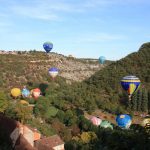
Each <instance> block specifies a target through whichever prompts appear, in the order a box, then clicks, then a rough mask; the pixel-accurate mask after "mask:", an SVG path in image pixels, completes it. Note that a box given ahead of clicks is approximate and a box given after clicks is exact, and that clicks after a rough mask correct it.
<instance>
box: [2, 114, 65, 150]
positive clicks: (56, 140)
mask: <svg viewBox="0 0 150 150" xmlns="http://www.w3.org/2000/svg"><path fill="white" fill-rule="evenodd" d="M0 126H1V127H2V129H3V130H6V131H7V136H8V137H9V138H10V139H11V141H12V147H13V149H14V150H64V142H63V141H62V140H61V138H60V137H59V136H58V135H54V136H50V137H44V138H41V134H40V133H39V132H38V130H37V129H35V128H31V127H30V126H28V125H23V124H21V123H20V122H18V121H15V120H13V119H10V118H8V117H6V116H4V115H3V114H0Z"/></svg>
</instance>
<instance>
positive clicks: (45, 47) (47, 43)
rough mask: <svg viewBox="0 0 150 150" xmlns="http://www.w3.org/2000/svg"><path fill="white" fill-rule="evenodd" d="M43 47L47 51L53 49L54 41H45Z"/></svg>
mask: <svg viewBox="0 0 150 150" xmlns="http://www.w3.org/2000/svg"><path fill="white" fill-rule="evenodd" d="M43 48H44V49H45V51H46V52H47V53H49V52H50V51H51V50H52V48H53V43H51V42H45V43H44V44H43Z"/></svg>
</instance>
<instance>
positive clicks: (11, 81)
mask: <svg viewBox="0 0 150 150" xmlns="http://www.w3.org/2000/svg"><path fill="white" fill-rule="evenodd" d="M109 63H110V62H109V61H107V63H106V64H105V65H104V66H106V65H107V64H109ZM104 66H103V65H100V64H99V63H98V60H92V59H86V60H84V59H77V58H74V57H66V56H63V55H60V54H56V53H49V54H46V53H45V52H39V51H30V52H26V51H18V52H15V51H12V52H11V51H9V52H6V51H1V52H0V84H1V85H2V86H1V87H5V88H9V87H13V86H21V85H24V84H26V83H27V82H38V83H41V82H46V81H47V80H48V78H50V76H49V75H48V69H49V68H50V67H57V68H59V70H60V73H59V76H61V77H63V78H65V79H66V82H67V83H71V82H75V81H77V82H80V81H82V80H84V79H86V78H89V77H90V76H91V75H92V74H94V73H95V72H96V71H98V70H100V69H102V68H103V67H104Z"/></svg>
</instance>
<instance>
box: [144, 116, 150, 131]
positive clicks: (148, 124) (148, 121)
mask: <svg viewBox="0 0 150 150" xmlns="http://www.w3.org/2000/svg"><path fill="white" fill-rule="evenodd" d="M142 126H143V127H144V128H145V129H146V131H147V132H148V133H150V116H146V117H145V118H144V120H143V121H142Z"/></svg>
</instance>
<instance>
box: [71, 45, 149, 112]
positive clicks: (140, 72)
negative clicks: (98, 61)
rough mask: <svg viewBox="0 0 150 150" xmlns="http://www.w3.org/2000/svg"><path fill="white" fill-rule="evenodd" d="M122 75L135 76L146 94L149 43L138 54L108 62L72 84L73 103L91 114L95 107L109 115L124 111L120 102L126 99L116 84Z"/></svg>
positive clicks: (123, 92)
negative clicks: (79, 81)
mask: <svg viewBox="0 0 150 150" xmlns="http://www.w3.org/2000/svg"><path fill="white" fill-rule="evenodd" d="M126 75H135V76H137V77H139V78H140V80H141V83H142V84H141V85H142V86H141V88H140V89H141V91H144V92H146V93H148V91H149V90H150V43H145V44H143V45H142V46H141V47H140V49H139V51H138V52H135V53H132V54H129V55H128V56H126V57H125V58H123V59H121V60H119V61H116V62H113V63H111V64H110V65H108V66H107V67H105V68H104V69H102V70H99V71H97V72H96V73H95V74H94V75H92V76H91V77H90V78H89V79H86V80H85V81H83V82H82V83H80V84H78V85H76V88H74V89H73V93H76V94H74V95H75V97H76V98H75V99H74V102H75V103H77V105H78V106H81V107H83V108H86V110H88V111H89V110H91V112H92V111H93V110H95V109H96V107H97V106H98V108H101V109H103V110H106V111H109V112H111V113H116V112H117V111H119V112H125V110H127V109H126V104H125V105H124V103H123V104H122V102H124V101H125V102H127V100H128V97H127V94H126V92H125V91H124V90H123V89H122V87H121V85H120V80H121V79H122V77H124V76H126ZM81 91H82V92H81ZM146 96H147V97H148V95H146ZM72 97H74V96H73V95H72Z"/></svg>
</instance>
